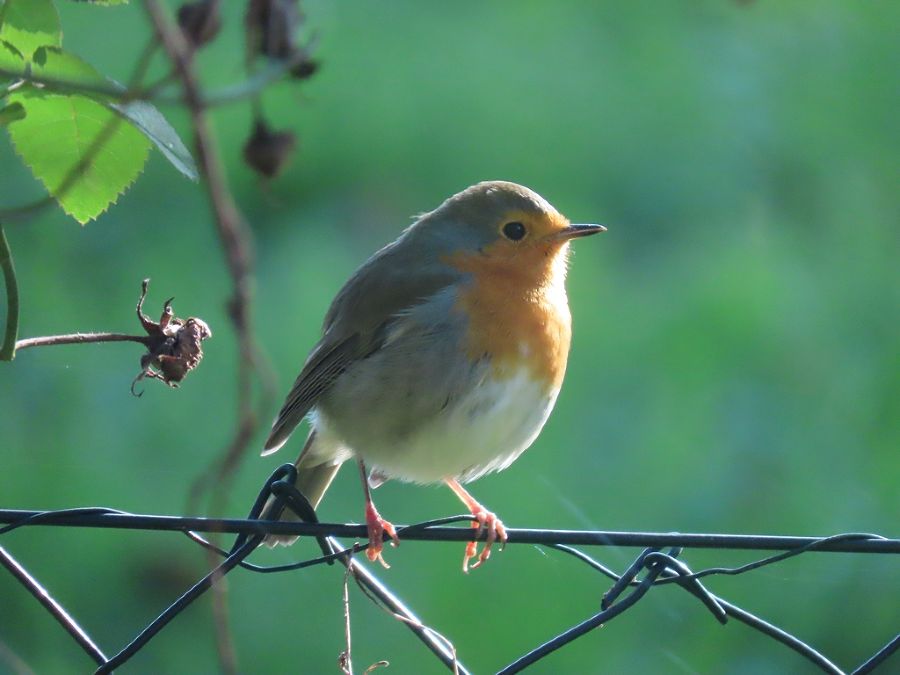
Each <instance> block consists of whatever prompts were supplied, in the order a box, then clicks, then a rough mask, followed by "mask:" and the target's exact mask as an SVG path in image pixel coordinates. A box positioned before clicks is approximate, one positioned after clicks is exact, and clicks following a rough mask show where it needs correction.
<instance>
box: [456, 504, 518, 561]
mask: <svg viewBox="0 0 900 675" xmlns="http://www.w3.org/2000/svg"><path fill="white" fill-rule="evenodd" d="M472 515H473V516H475V520H474V521H473V522H472V527H474V528H476V531H475V537H476V539H475V541H470V542H469V543H468V544H466V552H465V554H464V555H463V566H462V568H463V572H468V571H469V569H473V570H474V569H477V568H478V567H481V565H483V564H484V562H485V561H486V560H487V559H488V558H490V557H491V547H492V546H493V545H494V542H495V541H497V540H499V541H500V550H501V551H502V550H503V549H504V547H505V546H506V540H507V539H508V538H509V537H508V536H507V534H506V528H505V527H504V526H503V521H502V520H500V519H499V518H498V517H497V516H496V514H494V513H492V512H491V511H488V510H486V509H483V508H482V509H478V510H476V511H474V512H473V513H472ZM485 529H486V530H487V539H486V540H485V542H484V548H483V549H481V553H480V554H479V553H478V537H479V536H480V535H481V533H482V531H484V530H485ZM476 556H477V557H478V560H476V561H475V563H474V564H473V565H472V567H471V568H470V567H469V561H470V560H471V559H472V558H475V557H476Z"/></svg>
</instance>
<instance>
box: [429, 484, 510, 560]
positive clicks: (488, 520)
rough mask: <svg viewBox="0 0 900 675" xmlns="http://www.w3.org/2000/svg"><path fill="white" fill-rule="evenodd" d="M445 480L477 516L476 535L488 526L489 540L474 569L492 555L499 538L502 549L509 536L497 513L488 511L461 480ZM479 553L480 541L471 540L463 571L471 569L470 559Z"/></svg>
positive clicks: (473, 525) (464, 557) (473, 524)
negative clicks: (460, 482)
mask: <svg viewBox="0 0 900 675" xmlns="http://www.w3.org/2000/svg"><path fill="white" fill-rule="evenodd" d="M444 482H445V483H446V484H447V487H449V488H450V489H451V490H453V492H454V493H456V496H457V497H459V498H460V499H461V500H462V503H463V504H465V505H466V507H468V509H469V511H471V513H472V515H473V516H475V521H474V522H473V523H472V527H475V528H478V531H477V532H476V533H475V536H476V537H477V536H478V535H479V534H481V531H482V530H483V529H484V528H487V541H486V542H485V543H484V548H483V549H482V551H481V555H479V556H478V560H477V561H475V564H474V565H472V569H473V570H474V569H475V568H476V567H478V566H479V565H481V564H482V563H484V561H485V560H487V559H488V558H489V557H490V556H491V546H492V545H493V544H494V542H495V541H497V540H498V539H499V540H500V547H501V550H502V548H503V546H504V545H505V544H506V540H507V538H508V537H507V536H506V528H505V527H503V521H501V520H500V519H499V518H498V517H497V516H496V514H494V513H492V512H491V511H488V510H487V509H486V508H484V507H483V506H482V505H481V504H479V503H478V501H477V500H476V499H475V497H473V496H472V495H470V494H469V493H468V491H467V490H466V489H465V488H464V487H463V486H462V485H460V484H459V481H456V480H453V479H452V478H447V479H445V480H444ZM477 553H478V542H477V541H470V542H469V543H468V544H467V545H466V552H465V555H464V556H463V572H468V571H469V560H471V559H472V558H474V557H475V555H476V554H477Z"/></svg>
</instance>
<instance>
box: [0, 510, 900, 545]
mask: <svg viewBox="0 0 900 675" xmlns="http://www.w3.org/2000/svg"><path fill="white" fill-rule="evenodd" d="M456 519H458V520H461V521H466V522H469V521H471V520H472V517H471V516H468V515H466V516H458V517H454V518H452V519H450V520H456ZM442 521H444V522H447V519H442ZM429 522H430V521H429ZM0 523H6V524H8V526H7V527H4V528H0V535H2V534H5V533H7V532H8V531H10V530H12V529H15V528H18V527H23V526H58V527H92V528H115V529H127V530H168V531H187V530H191V531H193V532H222V533H236V534H248V535H254V534H277V535H297V536H301V535H302V536H316V537H323V536H337V537H351V538H357V539H367V538H368V531H367V529H366V526H365V525H356V524H344V523H304V522H283V521H275V520H255V519H244V518H203V517H185V516H160V515H144V514H132V513H125V512H122V511H117V510H114V509H105V508H104V507H88V508H82V509H71V510H67V509H64V510H60V511H26V510H18V509H0ZM397 532H398V534H399V535H400V536H401V537H402V538H404V539H407V540H411V541H466V542H467V541H471V540H472V539H473V532H472V529H471V528H469V527H461V528H456V527H424V526H423V524H416V525H405V526H397ZM506 532H507V534H508V535H509V540H508V542H507V543H508V544H544V545H551V544H566V545H570V546H629V547H630V546H633V547H641V548H647V547H656V548H664V547H668V546H682V547H690V548H707V549H740V550H750V549H755V550H769V551H789V550H792V549H797V548H807V549H808V550H810V551H818V552H830V553H900V539H888V538H886V537H882V536H880V535H877V534H869V533H847V534H840V535H831V536H825V537H808V536H778V535H753V534H705V533H681V532H614V531H597V530H554V529H515V528H507V530H506ZM486 536H487V533H486V532H482V533H480V535H479V538H480V539H481V540H484V539H485V538H486Z"/></svg>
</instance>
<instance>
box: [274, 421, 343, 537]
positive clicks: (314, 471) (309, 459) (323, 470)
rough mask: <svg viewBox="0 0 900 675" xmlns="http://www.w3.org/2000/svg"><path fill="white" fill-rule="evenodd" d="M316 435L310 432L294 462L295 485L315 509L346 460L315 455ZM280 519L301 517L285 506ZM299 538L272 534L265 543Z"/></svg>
mask: <svg viewBox="0 0 900 675" xmlns="http://www.w3.org/2000/svg"><path fill="white" fill-rule="evenodd" d="M315 437H316V432H315V431H313V432H312V433H310V435H309V438H308V439H307V440H306V445H304V446H303V450H302V451H301V453H300V457H298V458H297V461H296V462H295V463H294V466H296V467H297V480H296V481H295V482H294V487H296V488H297V489H298V490H299V491H300V492H302V493H303V496H304V497H306V498H307V499H308V500H309V503H310V504H311V505H312V507H313V508H314V509H315V508H318V506H319V502H321V501H322V497H323V496H324V495H325V491H326V490H327V489H328V486H329V485H331V481H333V480H334V477H335V476H336V475H337V472H338V469H340V468H341V464H343V462H344V460H343V459H326V460H325V461H323V459H322V457H315V456H314V455H313V453H311V452H310V451H309V449H310V447H311V446H312V444H313V443H314V442H315ZM271 502H272V498H270V499H269V502H268V503H267V504H266V508H268V506H269V504H270V503H271ZM264 510H265V509H264ZM278 519H279V520H281V521H285V522H296V521H299V520H301V518H300V517H299V516H298V515H297V514H296V513H294V512H293V511H292V510H291V509H289V508H285V509H284V511H283V512H282V513H281V515H280V516H279V518H278ZM297 539H299V537H296V536H294V535H277V534H270V535H268V536H267V537H266V538H265V540H264V541H263V543H264V544H265V545H266V546H269V547H275V546H278V545H281V546H290V545H291V544H293V543H294V542H295V541H297Z"/></svg>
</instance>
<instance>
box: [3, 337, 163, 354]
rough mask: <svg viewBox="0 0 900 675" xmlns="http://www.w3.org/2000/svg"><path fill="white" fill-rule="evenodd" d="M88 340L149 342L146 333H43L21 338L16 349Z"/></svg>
mask: <svg viewBox="0 0 900 675" xmlns="http://www.w3.org/2000/svg"><path fill="white" fill-rule="evenodd" d="M88 342H140V343H141V344H142V345H144V346H145V347H146V346H147V345H149V344H150V337H149V336H147V335H128V334H127V333H70V334H68V335H43V336H41V337H33V338H23V339H21V340H19V341H18V342H16V351H19V350H20V349H28V348H29V347H49V346H52V345H81V344H85V343H88Z"/></svg>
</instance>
